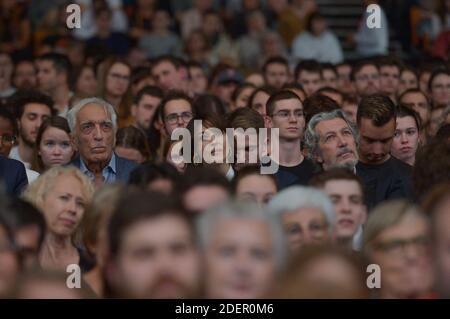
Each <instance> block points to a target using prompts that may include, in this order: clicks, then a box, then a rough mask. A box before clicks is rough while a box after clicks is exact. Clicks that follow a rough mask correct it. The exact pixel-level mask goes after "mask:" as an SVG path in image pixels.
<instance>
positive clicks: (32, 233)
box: [14, 224, 41, 269]
mask: <svg viewBox="0 0 450 319" xmlns="http://www.w3.org/2000/svg"><path fill="white" fill-rule="evenodd" d="M40 235H41V234H40V229H39V227H38V226H37V225H36V224H31V225H26V226H23V227H20V228H19V229H17V230H15V232H14V241H15V243H16V245H17V246H18V247H19V249H20V250H21V254H22V258H23V264H24V266H25V267H26V268H28V269H31V268H32V267H33V266H36V265H37V264H38V256H39V237H40Z"/></svg>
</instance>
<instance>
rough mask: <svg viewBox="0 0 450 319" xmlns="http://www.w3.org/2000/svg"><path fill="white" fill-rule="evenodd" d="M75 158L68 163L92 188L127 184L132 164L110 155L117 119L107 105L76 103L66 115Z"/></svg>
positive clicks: (93, 101)
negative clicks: (89, 180)
mask: <svg viewBox="0 0 450 319" xmlns="http://www.w3.org/2000/svg"><path fill="white" fill-rule="evenodd" d="M67 121H68V122H69V126H70V131H71V134H72V140H73V143H74V145H75V147H76V149H77V150H78V156H77V157H76V158H75V159H74V161H73V162H72V163H71V164H72V165H74V166H76V167H78V168H79V169H80V170H81V171H82V172H83V173H84V174H86V175H87V176H88V177H89V178H91V180H92V181H93V182H94V183H95V185H97V186H99V185H101V184H103V183H113V182H116V181H123V182H127V181H128V177H129V175H130V172H131V171H132V170H133V169H134V168H135V167H136V166H137V164H136V163H134V162H131V161H129V160H127V159H124V158H121V157H119V156H117V155H116V154H115V153H114V146H115V140H116V138H115V135H116V131H117V115H116V112H115V110H114V108H113V106H112V105H111V104H109V103H108V102H106V101H104V100H102V99H99V98H87V99H83V100H81V101H79V102H78V103H77V104H76V105H74V107H73V108H72V109H70V111H69V112H68V114H67Z"/></svg>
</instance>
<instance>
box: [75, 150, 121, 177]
mask: <svg viewBox="0 0 450 319" xmlns="http://www.w3.org/2000/svg"><path fill="white" fill-rule="evenodd" d="M108 168H109V169H110V170H111V171H112V172H113V173H114V174H116V173H117V171H116V154H115V153H114V152H113V153H112V156H111V159H110V160H109V163H108V165H106V167H104V168H103V171H105V169H108ZM80 170H81V171H82V172H83V173H91V174H92V172H91V171H90V170H89V169H88V168H87V166H86V164H85V163H84V161H83V159H82V158H81V156H80Z"/></svg>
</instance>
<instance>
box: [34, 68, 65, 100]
mask: <svg viewBox="0 0 450 319" xmlns="http://www.w3.org/2000/svg"><path fill="white" fill-rule="evenodd" d="M36 67H37V84H38V87H39V89H40V90H42V91H43V92H47V93H52V92H54V90H55V89H56V88H57V87H58V86H59V85H60V81H61V77H60V76H59V73H58V72H57V71H56V69H55V67H54V65H53V62H52V61H48V60H38V61H37V62H36Z"/></svg>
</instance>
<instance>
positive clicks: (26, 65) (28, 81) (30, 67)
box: [13, 61, 37, 90]
mask: <svg viewBox="0 0 450 319" xmlns="http://www.w3.org/2000/svg"><path fill="white" fill-rule="evenodd" d="M36 83H37V78H36V68H35V67H34V64H33V63H32V62H31V61H23V62H19V63H18V64H17V65H16V69H15V71H14V78H13V84H14V86H15V87H16V88H18V89H23V90H30V89H32V88H34V87H36Z"/></svg>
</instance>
